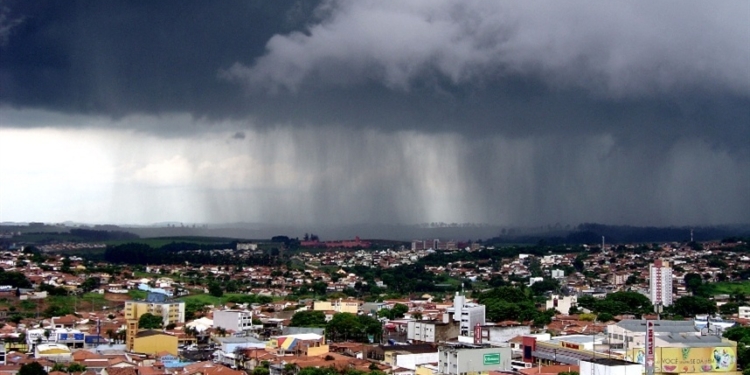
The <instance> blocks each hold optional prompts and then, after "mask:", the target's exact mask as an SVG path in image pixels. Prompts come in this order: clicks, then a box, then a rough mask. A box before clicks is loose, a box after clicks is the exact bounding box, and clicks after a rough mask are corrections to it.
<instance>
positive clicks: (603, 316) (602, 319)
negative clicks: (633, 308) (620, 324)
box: [596, 313, 615, 323]
mask: <svg viewBox="0 0 750 375" xmlns="http://www.w3.org/2000/svg"><path fill="white" fill-rule="evenodd" d="M596 319H597V320H599V321H600V322H602V323H603V322H609V321H612V320H615V317H614V316H613V315H612V314H610V313H601V314H599V315H597V317H596Z"/></svg>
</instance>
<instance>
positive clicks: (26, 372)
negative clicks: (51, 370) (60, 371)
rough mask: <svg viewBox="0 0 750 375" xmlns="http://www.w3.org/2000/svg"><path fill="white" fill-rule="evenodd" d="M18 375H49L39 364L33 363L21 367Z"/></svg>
mask: <svg viewBox="0 0 750 375" xmlns="http://www.w3.org/2000/svg"><path fill="white" fill-rule="evenodd" d="M18 375H47V371H44V367H42V365H40V364H39V362H31V363H26V364H23V365H21V368H20V369H19V370H18Z"/></svg>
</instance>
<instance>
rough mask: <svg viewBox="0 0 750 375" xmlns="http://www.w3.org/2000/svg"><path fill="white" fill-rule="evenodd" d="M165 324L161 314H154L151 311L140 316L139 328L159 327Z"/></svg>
mask: <svg viewBox="0 0 750 375" xmlns="http://www.w3.org/2000/svg"><path fill="white" fill-rule="evenodd" d="M163 324H164V320H163V319H162V317H160V316H156V315H153V314H151V313H145V314H143V315H141V317H140V318H138V328H144V329H158V328H161V327H162V325H163Z"/></svg>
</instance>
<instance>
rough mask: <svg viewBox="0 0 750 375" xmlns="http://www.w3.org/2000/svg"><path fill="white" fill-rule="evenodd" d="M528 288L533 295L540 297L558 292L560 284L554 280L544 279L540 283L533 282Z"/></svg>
mask: <svg viewBox="0 0 750 375" xmlns="http://www.w3.org/2000/svg"><path fill="white" fill-rule="evenodd" d="M530 288H531V291H532V292H533V293H534V295H536V296H541V295H543V294H544V293H546V292H549V291H557V290H559V289H560V282H559V281H557V280H555V279H550V278H546V279H544V280H542V281H537V282H535V283H534V284H532V285H531V287H530Z"/></svg>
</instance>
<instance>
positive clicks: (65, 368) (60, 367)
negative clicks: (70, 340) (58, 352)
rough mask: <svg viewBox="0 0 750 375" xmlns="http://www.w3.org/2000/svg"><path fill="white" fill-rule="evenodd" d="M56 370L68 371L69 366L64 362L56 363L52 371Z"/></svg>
mask: <svg viewBox="0 0 750 375" xmlns="http://www.w3.org/2000/svg"><path fill="white" fill-rule="evenodd" d="M55 371H61V372H68V366H65V364H64V363H55V365H54V366H52V372H55Z"/></svg>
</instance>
